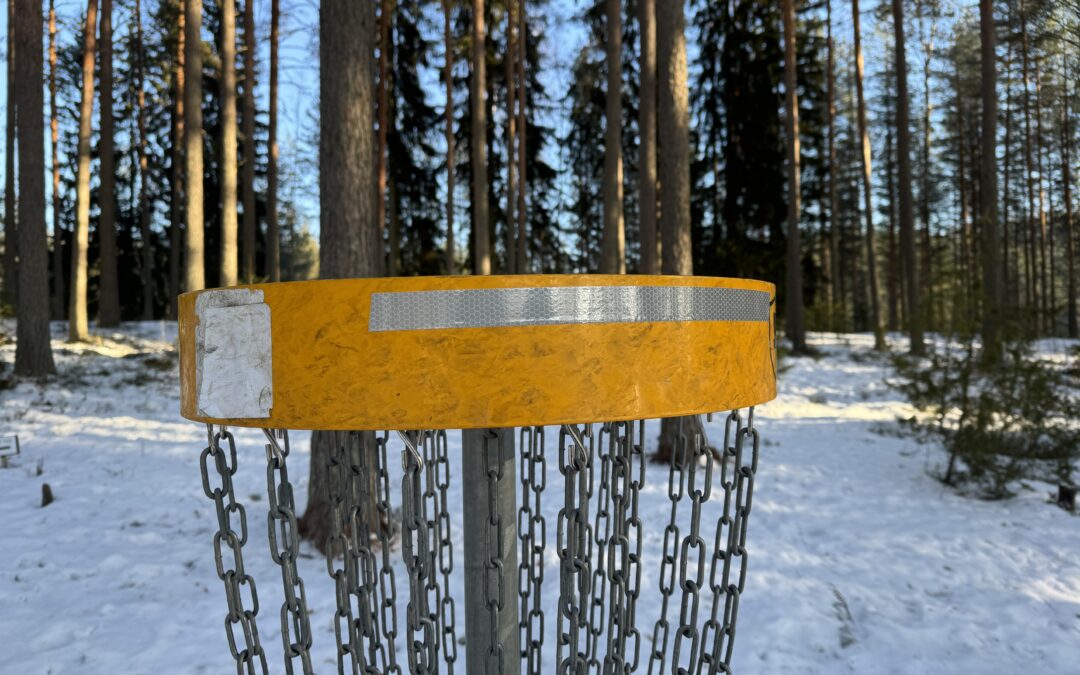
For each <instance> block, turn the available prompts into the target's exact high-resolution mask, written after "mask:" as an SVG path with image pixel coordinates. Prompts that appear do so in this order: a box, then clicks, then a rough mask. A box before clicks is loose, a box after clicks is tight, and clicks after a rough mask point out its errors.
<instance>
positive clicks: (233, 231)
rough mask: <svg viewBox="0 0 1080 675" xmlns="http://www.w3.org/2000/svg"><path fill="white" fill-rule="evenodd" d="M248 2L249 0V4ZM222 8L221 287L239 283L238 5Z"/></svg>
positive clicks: (231, 2) (229, 1) (226, 3)
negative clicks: (237, 173) (237, 151)
mask: <svg viewBox="0 0 1080 675" xmlns="http://www.w3.org/2000/svg"><path fill="white" fill-rule="evenodd" d="M246 1H247V0H245V2H246ZM220 6H221V26H220V31H221V33H220V38H219V41H220V44H219V45H218V49H219V50H220V54H221V112H220V116H221V123H220V134H221V167H220V168H221V179H220V180H221V235H220V238H221V253H220V258H221V259H220V261H219V268H218V269H219V270H220V271H219V272H218V284H219V285H221V286H235V285H236V282H237V278H238V277H237V242H236V238H237V210H236V209H237V194H236V189H237V188H236V185H237V177H236V168H237V159H236V134H237V123H236V3H235V0H223V1H222V2H221V3H220ZM244 237H245V242H244V246H245V249H244V264H245V267H244V273H243V276H244V281H245V283H250V280H249V279H248V268H247V248H246V247H247V241H246V237H247V232H246V230H245V232H244Z"/></svg>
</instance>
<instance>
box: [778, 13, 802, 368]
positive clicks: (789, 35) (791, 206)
mask: <svg viewBox="0 0 1080 675" xmlns="http://www.w3.org/2000/svg"><path fill="white" fill-rule="evenodd" d="M781 8H782V9H781V11H782V12H783V16H784V89H785V90H786V91H785V99H786V101H787V106H786V107H787V151H788V152H787V155H788V209H787V211H788V212H787V298H786V302H787V312H786V314H787V326H785V332H786V333H787V337H788V339H789V340H791V348H792V350H793V351H794V352H796V353H803V352H805V351H806V326H805V325H804V323H803V289H802V242H801V239H800V237H799V211H800V206H801V203H802V195H801V194H800V191H801V188H800V186H799V184H800V180H799V154H800V150H799V95H798V93H797V92H796V89H795V88H796V81H797V77H796V72H795V70H796V61H795V4H794V2H793V0H783V2H782V3H781Z"/></svg>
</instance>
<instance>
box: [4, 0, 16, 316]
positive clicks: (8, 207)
mask: <svg viewBox="0 0 1080 675" xmlns="http://www.w3.org/2000/svg"><path fill="white" fill-rule="evenodd" d="M7 28H8V33H7V44H8V58H7V114H6V125H7V126H6V132H5V136H4V267H3V272H4V279H3V282H4V283H3V286H2V287H0V293H2V295H0V304H4V305H14V304H15V296H16V287H17V286H18V265H17V258H18V248H19V233H18V227H17V225H16V220H15V58H16V56H17V54H16V51H15V0H7Z"/></svg>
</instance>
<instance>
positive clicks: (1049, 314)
mask: <svg viewBox="0 0 1080 675" xmlns="http://www.w3.org/2000/svg"><path fill="white" fill-rule="evenodd" d="M1032 65H1033V68H1032V70H1033V73H1034V77H1035V172H1036V173H1035V175H1036V176H1038V181H1039V182H1038V189H1037V190H1036V192H1037V198H1038V206H1037V208H1038V210H1039V279H1040V284H1041V286H1042V296H1041V300H1040V301H1041V304H1042V316H1043V320H1042V323H1043V330H1044V331H1045V332H1046V334H1047V335H1052V334H1053V329H1054V317H1053V311H1054V305H1053V293H1054V290H1053V275H1052V273H1051V270H1050V267H1051V266H1052V265H1053V254H1054V247H1053V240H1052V239H1051V240H1050V241H1048V236H1052V234H1050V235H1048V232H1047V225H1046V188H1045V185H1046V181H1045V174H1043V148H1044V146H1045V143H1043V125H1042V77H1041V74H1040V72H1039V71H1040V69H1039V57H1038V53H1037V52H1036V54H1035V58H1034V63H1033V64H1032ZM1048 246H1049V248H1048Z"/></svg>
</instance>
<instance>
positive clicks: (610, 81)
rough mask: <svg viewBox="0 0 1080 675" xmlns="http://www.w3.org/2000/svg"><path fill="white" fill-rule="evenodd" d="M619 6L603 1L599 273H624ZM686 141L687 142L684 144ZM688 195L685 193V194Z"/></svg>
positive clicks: (613, 2)
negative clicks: (604, 82)
mask: <svg viewBox="0 0 1080 675" xmlns="http://www.w3.org/2000/svg"><path fill="white" fill-rule="evenodd" d="M621 5H622V3H621V2H620V0H605V3H604V7H605V15H606V22H605V26H606V30H607V35H606V38H605V40H604V44H605V47H606V50H607V94H606V95H605V114H604V236H603V239H602V241H601V247H600V248H601V253H600V272H601V273H602V274H625V273H626V230H625V224H624V222H623V165H622V6H621ZM688 142H689V141H688ZM688 192H689V191H688Z"/></svg>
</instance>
